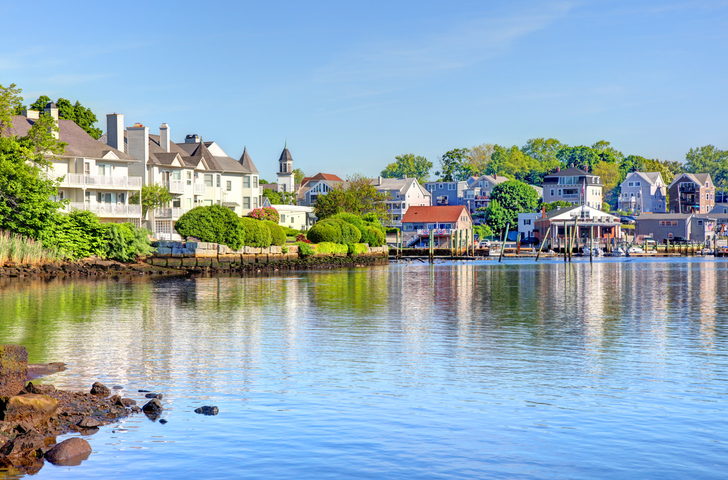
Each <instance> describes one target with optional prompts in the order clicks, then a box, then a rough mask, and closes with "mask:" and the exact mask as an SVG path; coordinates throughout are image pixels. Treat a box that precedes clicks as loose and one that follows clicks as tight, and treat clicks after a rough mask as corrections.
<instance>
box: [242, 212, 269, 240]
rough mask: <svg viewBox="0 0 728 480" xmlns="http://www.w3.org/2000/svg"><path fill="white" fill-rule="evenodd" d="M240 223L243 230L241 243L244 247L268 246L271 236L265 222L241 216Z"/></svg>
mask: <svg viewBox="0 0 728 480" xmlns="http://www.w3.org/2000/svg"><path fill="white" fill-rule="evenodd" d="M240 223H241V224H242V225H243V229H244V230H245V235H244V236H243V245H245V246H246V247H260V248H268V247H270V245H271V241H272V238H271V234H270V229H269V228H268V226H267V225H266V224H265V223H263V222H261V221H260V220H256V219H254V218H250V217H243V218H241V219H240Z"/></svg>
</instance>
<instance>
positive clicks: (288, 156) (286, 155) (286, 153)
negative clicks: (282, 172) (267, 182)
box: [278, 147, 293, 162]
mask: <svg viewBox="0 0 728 480" xmlns="http://www.w3.org/2000/svg"><path fill="white" fill-rule="evenodd" d="M278 161H279V162H284V161H289V162H292V161H293V157H292V156H291V152H289V151H288V147H285V148H283V151H282V152H281V158H279V159H278Z"/></svg>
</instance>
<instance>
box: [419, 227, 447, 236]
mask: <svg viewBox="0 0 728 480" xmlns="http://www.w3.org/2000/svg"><path fill="white" fill-rule="evenodd" d="M431 231H432V232H433V233H434V234H435V236H440V237H442V236H446V235H450V234H452V230H450V229H449V228H433V229H432V230H430V229H418V230H417V235H419V236H421V237H429V236H430V232H431Z"/></svg>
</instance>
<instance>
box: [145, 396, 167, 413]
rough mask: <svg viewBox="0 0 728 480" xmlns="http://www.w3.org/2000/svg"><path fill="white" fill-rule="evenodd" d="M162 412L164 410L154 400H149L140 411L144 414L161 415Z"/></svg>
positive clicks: (159, 403) (157, 401)
mask: <svg viewBox="0 0 728 480" xmlns="http://www.w3.org/2000/svg"><path fill="white" fill-rule="evenodd" d="M162 410H164V407H162V403H161V402H160V401H159V400H157V399H156V398H153V399H151V400H149V402H147V403H146V405H144V406H143V407H142V411H143V412H144V413H161V412H162Z"/></svg>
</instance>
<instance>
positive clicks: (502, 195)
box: [485, 180, 538, 230]
mask: <svg viewBox="0 0 728 480" xmlns="http://www.w3.org/2000/svg"><path fill="white" fill-rule="evenodd" d="M490 199H491V201H490V204H489V205H488V209H487V210H486V216H485V218H486V222H487V223H488V225H490V227H491V228H492V229H493V230H502V229H503V228H505V224H507V223H509V224H510V225H511V228H515V227H516V226H517V222H518V214H519V213H522V212H533V211H534V210H536V207H537V206H538V193H536V190H534V189H533V188H532V187H531V186H529V185H527V184H525V183H523V182H520V181H518V180H508V181H507V182H503V183H499V184H498V185H496V186H495V187H493V191H492V192H491V194H490ZM493 202H495V206H494V205H493Z"/></svg>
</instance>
